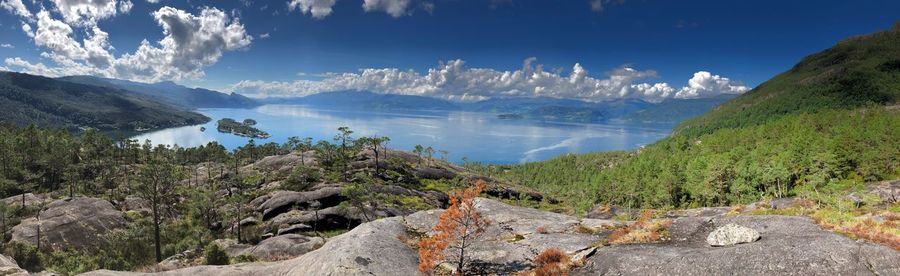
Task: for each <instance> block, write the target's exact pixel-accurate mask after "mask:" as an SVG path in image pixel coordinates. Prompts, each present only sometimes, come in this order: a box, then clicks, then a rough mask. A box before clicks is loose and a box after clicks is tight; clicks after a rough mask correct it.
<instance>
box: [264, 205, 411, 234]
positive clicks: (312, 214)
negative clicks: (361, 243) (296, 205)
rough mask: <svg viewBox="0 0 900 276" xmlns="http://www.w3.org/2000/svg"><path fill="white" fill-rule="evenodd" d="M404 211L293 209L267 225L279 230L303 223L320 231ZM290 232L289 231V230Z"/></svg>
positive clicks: (343, 227)
mask: <svg viewBox="0 0 900 276" xmlns="http://www.w3.org/2000/svg"><path fill="white" fill-rule="evenodd" d="M403 214H404V213H403V211H401V210H395V209H389V208H378V209H372V208H367V209H366V211H365V212H363V211H361V209H359V208H356V207H343V206H335V207H328V208H325V209H321V210H318V211H299V210H293V211H290V212H287V213H282V214H280V215H278V216H276V217H274V218H272V219H271V220H270V221H269V222H268V224H267V225H268V226H267V227H266V228H267V229H269V230H270V231H275V230H276V229H278V231H279V232H282V231H284V230H282V229H287V228H291V227H293V225H298V224H299V225H303V226H302V227H304V228H305V227H310V226H314V227H315V228H316V229H318V230H319V231H326V230H334V229H351V228H353V227H356V226H357V225H359V224H360V223H363V222H366V221H369V220H375V219H377V218H383V217H394V216H401V215H403ZM288 233H289V232H288Z"/></svg>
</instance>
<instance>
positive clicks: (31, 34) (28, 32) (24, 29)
mask: <svg viewBox="0 0 900 276" xmlns="http://www.w3.org/2000/svg"><path fill="white" fill-rule="evenodd" d="M22 32H24V33H25V35H27V36H28V37H30V38H34V31H32V30H31V25H28V23H24V22H22Z"/></svg>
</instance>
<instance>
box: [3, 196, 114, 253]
mask: <svg viewBox="0 0 900 276" xmlns="http://www.w3.org/2000/svg"><path fill="white" fill-rule="evenodd" d="M124 224H125V217H124V216H123V214H122V212H120V211H119V210H116V208H115V207H113V205H112V204H111V203H109V202H108V201H106V200H102V199H97V198H90V197H76V198H71V199H62V200H57V201H54V202H52V203H50V204H49V205H47V209H46V210H44V211H43V212H41V213H40V220H38V219H37V218H29V219H25V220H23V221H22V222H21V223H20V224H19V225H16V226H15V227H13V228H12V239H11V240H12V241H21V242H27V243H31V244H35V243H36V241H37V235H38V232H37V231H38V227H40V231H41V232H40V233H41V240H42V242H46V243H49V245H51V246H55V247H58V248H68V247H75V248H85V247H90V246H97V245H100V244H102V242H103V238H102V236H103V235H104V234H106V232H108V231H109V230H112V229H115V228H118V227H121V226H123V225H124Z"/></svg>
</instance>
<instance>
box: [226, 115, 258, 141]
mask: <svg viewBox="0 0 900 276" xmlns="http://www.w3.org/2000/svg"><path fill="white" fill-rule="evenodd" d="M216 124H217V129H218V130H219V132H222V133H231V134H234V135H237V136H242V137H251V138H263V139H265V138H269V137H271V135H269V133H268V132H265V131H262V130H260V129H258V128H255V127H253V125H256V121H255V120H253V119H245V120H244V122H238V121H235V120H234V119H231V118H224V119H221V120H219V121H218V122H217V123H216Z"/></svg>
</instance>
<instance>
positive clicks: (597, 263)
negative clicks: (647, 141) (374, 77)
mask: <svg viewBox="0 0 900 276" xmlns="http://www.w3.org/2000/svg"><path fill="white" fill-rule="evenodd" d="M477 206H478V209H479V211H480V212H481V213H482V214H483V215H484V216H485V217H486V218H487V219H489V220H490V221H491V222H492V224H491V225H490V227H489V228H488V230H487V231H486V232H485V234H484V235H483V236H482V237H481V238H480V239H479V242H478V243H477V246H476V248H475V249H474V251H473V253H472V256H474V257H475V259H477V261H476V263H477V264H478V268H479V271H478V273H484V274H500V275H504V274H512V273H516V272H518V271H522V270H525V269H528V268H529V267H530V264H531V259H532V258H533V257H534V256H535V255H537V254H538V253H540V252H541V251H543V250H544V249H546V248H551V247H556V248H560V249H562V250H563V251H565V252H566V253H568V254H569V255H570V256H572V259H573V261H574V262H575V263H576V264H578V266H576V267H574V269H573V271H572V273H573V274H574V275H622V274H628V275H673V274H678V275H709V274H713V275H733V274H739V275H772V274H792V275H900V251H897V250H894V249H891V248H888V247H885V246H882V245H878V244H873V243H870V242H866V241H856V240H853V239H850V238H848V237H845V236H842V235H839V234H835V233H832V232H829V231H826V230H823V229H822V228H820V227H819V226H818V225H816V224H815V223H814V222H813V221H812V220H811V219H809V218H805V217H795V216H751V215H740V214H738V215H735V214H729V215H726V214H725V213H724V212H717V211H715V210H713V211H709V210H704V211H703V212H679V213H678V214H675V215H676V217H674V218H673V224H672V225H671V227H670V228H669V234H670V236H669V238H668V239H667V240H665V241H662V242H658V243H650V244H625V245H606V246H604V245H602V242H601V241H602V240H604V239H605V235H608V234H609V231H604V229H609V228H614V227H616V226H619V225H622V224H628V223H629V222H622V221H614V220H603V219H578V218H576V217H572V216H567V215H562V214H557V213H551V212H544V211H540V210H535V209H529V208H522V207H516V206H510V205H506V204H503V203H501V202H498V201H495V200H490V199H481V198H480V199H478V201H477ZM439 214H440V210H430V211H421V212H417V213H413V214H411V215H407V216H402V217H391V218H383V219H379V220H375V221H372V222H368V223H363V224H361V225H359V226H358V227H356V228H354V229H353V230H351V231H350V232H347V233H345V234H342V235H339V236H337V237H334V238H331V239H329V240H328V241H327V242H325V244H324V245H323V246H322V247H321V248H318V249H316V250H313V251H310V252H309V253H306V254H304V255H301V256H299V257H296V258H293V259H289V260H285V261H279V262H270V263H246V264H238V265H228V266H195V267H188V268H182V269H177V270H172V271H166V272H160V273H159V274H161V275H417V274H418V273H419V272H418V271H417V265H418V255H417V251H416V250H415V249H414V248H413V247H412V245H411V243H410V242H409V240H410V239H412V238H414V236H416V235H420V234H423V233H427V232H429V231H430V229H431V227H432V226H433V225H434V224H435V223H436V222H437V217H438V216H439ZM729 224H734V225H739V226H742V227H746V228H749V229H752V230H755V231H758V234H759V239H758V240H756V241H752V242H749V243H741V244H735V245H728V246H716V247H713V246H710V245H709V243H708V241H707V239H708V238H709V237H710V236H709V234H710V233H711V232H713V231H714V230H715V229H717V228H720V227H721V226H725V225H729ZM585 229H593V230H598V231H586V230H585ZM139 274H142V273H135V272H118V271H108V270H100V271H93V272H89V273H86V274H85V275H139Z"/></svg>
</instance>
